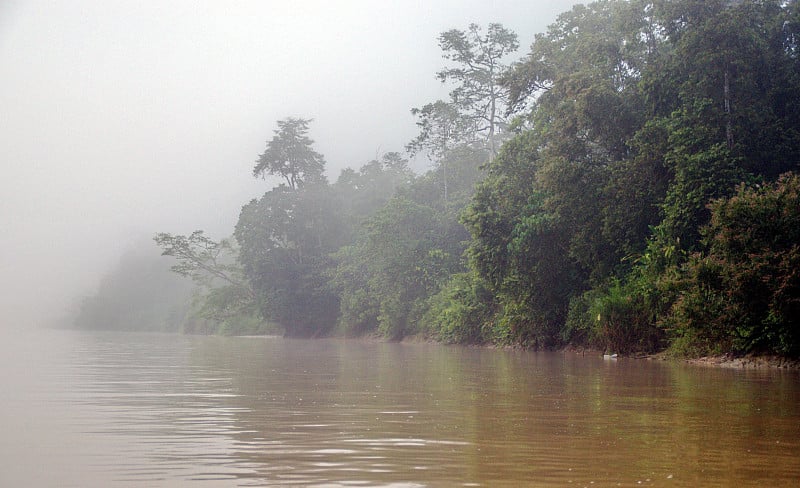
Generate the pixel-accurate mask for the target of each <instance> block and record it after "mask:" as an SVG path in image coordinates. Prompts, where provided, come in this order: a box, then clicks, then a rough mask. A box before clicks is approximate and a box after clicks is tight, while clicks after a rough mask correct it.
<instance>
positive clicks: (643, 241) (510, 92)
mask: <svg viewBox="0 0 800 488" xmlns="http://www.w3.org/2000/svg"><path fill="white" fill-rule="evenodd" d="M798 36H800V7H799V6H798V4H797V2H796V1H794V0H791V1H769V0H763V1H755V0H751V1H731V0H728V1H724V0H656V1H645V0H631V1H622V0H605V1H598V2H595V3H591V4H589V5H586V6H583V5H579V6H576V7H575V8H573V9H572V10H571V11H569V12H566V13H564V14H562V15H561V16H560V17H559V18H558V19H557V21H556V22H555V23H554V24H552V25H551V26H550V27H549V29H548V30H547V32H544V33H541V34H538V35H537V36H536V37H535V39H534V40H533V42H532V44H531V45H530V48H529V50H528V52H527V54H524V55H523V56H522V57H521V58H519V59H517V60H516V61H513V60H510V59H509V58H510V56H511V55H512V54H513V53H514V52H516V51H517V49H518V48H519V41H518V39H517V36H516V35H515V34H514V33H513V32H511V31H509V30H508V29H506V28H504V27H503V26H502V25H499V24H489V25H488V26H487V27H486V28H485V29H484V28H481V27H479V26H477V25H474V24H473V25H470V26H469V27H468V28H467V29H466V30H457V29H454V30H451V31H447V32H444V33H442V34H441V36H440V38H439V46H440V48H441V50H442V54H443V57H444V59H445V61H446V64H447V66H446V67H445V68H443V69H442V71H440V72H439V73H437V74H436V76H437V78H438V79H439V80H440V81H441V82H442V83H446V84H447V85H448V86H449V87H451V88H452V91H451V93H450V96H449V98H448V99H447V100H437V101H434V102H431V103H428V104H426V105H424V106H422V107H421V108H415V109H412V114H413V115H414V116H415V117H416V118H417V121H418V125H419V128H420V132H419V136H418V137H417V138H415V139H414V140H413V141H411V142H410V143H409V145H408V147H407V148H406V150H407V151H408V152H409V153H410V154H423V155H426V156H428V157H429V158H430V159H431V160H432V161H433V167H432V169H431V170H430V171H429V172H427V173H426V174H423V175H416V174H414V173H413V172H412V171H410V170H409V169H408V165H407V163H408V162H407V160H406V157H405V156H404V155H403V154H401V153H388V154H385V155H383V156H382V157H380V158H378V159H376V160H375V161H371V162H369V163H367V164H365V165H363V166H362V167H361V168H360V169H358V170H353V169H347V170H345V171H343V172H342V173H341V175H339V177H338V179H337V180H336V181H335V182H334V183H330V182H328V180H327V179H326V177H325V173H324V168H325V160H324V157H323V155H321V154H319V153H317V152H316V151H315V150H314V149H313V141H312V140H311V139H310V138H309V136H308V132H309V130H310V126H309V124H310V122H311V121H309V120H305V119H295V118H287V119H284V120H281V121H279V122H278V129H277V130H276V131H275V134H274V136H273V137H272V139H271V140H269V141H268V142H267V147H266V150H265V152H264V153H263V154H262V155H260V157H259V158H258V160H257V163H256V166H255V168H254V171H253V173H254V175H255V176H257V177H260V176H268V175H274V176H277V177H279V178H280V179H281V180H282V181H283V184H281V185H279V186H277V187H275V188H273V189H272V190H270V191H268V192H266V193H265V194H264V195H263V196H262V197H260V198H258V199H254V200H253V201H251V202H250V203H248V204H247V205H245V206H244V208H243V209H242V212H241V215H240V218H239V222H238V224H237V225H236V228H235V231H234V233H233V235H234V238H233V239H232V240H231V241H225V242H226V243H225V245H226V246H228V249H230V250H232V251H233V252H234V254H235V259H233V260H231V261H230V262H229V263H227V264H226V266H228V267H227V268H226V269H224V270H223V272H224V275H219V274H217V275H215V276H216V277H215V278H214V279H212V280H211V281H210V282H209V281H208V276H209V273H210V274H214V273H216V272H217V271H219V268H218V266H217V265H216V264H215V263H213V262H210V261H209V258H208V255H204V254H203V249H204V247H203V246H206V248H207V247H208V246H209V245H211V246H212V247H213V245H219V244H221V243H214V242H213V241H209V242H205V243H204V242H201V240H197V237H198V236H199V237H203V236H202V233H200V234H197V233H196V234H195V235H194V236H195V241H194V242H193V241H192V240H191V239H190V238H188V237H186V236H175V235H171V234H160V235H159V236H158V237H157V241H158V243H159V245H160V246H161V247H162V249H163V250H164V253H165V254H167V255H171V256H175V257H176V258H178V260H179V262H180V263H181V265H182V266H184V267H183V268H182V269H181V268H178V269H177V270H178V271H179V272H182V273H183V274H187V275H191V274H192V273H195V275H194V277H195V278H196V279H197V280H200V281H202V280H204V279H205V280H206V282H205V283H206V284H209V283H211V285H210V286H209V288H208V289H209V291H208V296H209V297H212V298H213V297H214V296H217V298H218V303H216V304H215V303H213V302H209V303H206V305H205V308H204V310H205V312H204V316H205V317H206V318H213V317H214V313H213V311H214V310H217V311H218V310H220V309H222V310H225V311H227V312H230V313H232V314H233V315H234V316H235V315H236V314H240V315H241V316H242V317H246V318H248V320H250V319H252V317H253V316H258V317H260V318H261V319H262V320H269V321H271V322H275V323H277V324H279V325H280V327H282V329H283V331H284V332H285V334H287V335H289V336H304V337H311V336H321V335H330V334H337V333H340V334H346V335H359V334H380V335H382V336H384V337H387V338H391V339H399V338H402V337H404V336H407V335H410V334H422V335H425V336H428V337H431V338H435V339H438V340H441V341H446V342H457V343H474V344H485V343H496V344H511V345H521V346H526V347H536V348H558V347H562V346H565V345H568V344H572V345H578V346H589V347H596V348H599V349H603V350H606V351H609V352H618V353H624V354H632V353H640V352H653V351H659V350H665V349H668V350H671V351H673V352H674V353H677V354H689V355H703V354H709V353H726V352H732V353H737V354H741V353H749V352H754V353H774V354H782V355H792V356H797V355H798V354H800V332H798V331H800V179H799V177H798V176H797V174H796V172H797V171H798V169H800V165H799V163H800V122H799V121H800V50H799V49H800V46H798V42H800V37H798ZM190 237H191V236H190ZM226 276H227V277H231V276H235V278H232V279H227V278H226ZM221 297H228V300H227V301H226V300H225V299H222V298H221ZM215 307H216V308H215Z"/></svg>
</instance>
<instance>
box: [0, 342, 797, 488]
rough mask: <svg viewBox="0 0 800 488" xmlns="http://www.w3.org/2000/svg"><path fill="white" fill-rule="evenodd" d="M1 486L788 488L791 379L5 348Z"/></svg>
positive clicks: (562, 366)
mask: <svg viewBox="0 0 800 488" xmlns="http://www.w3.org/2000/svg"><path fill="white" fill-rule="evenodd" d="M2 339H3V340H2V344H0V353H1V354H2V356H1V357H0V368H2V372H3V373H2V374H3V376H2V384H1V385H0V386H2V397H0V432H2V438H1V439H0V486H4V487H5V486H8V487H12V486H13V487H23V486H25V487H50V486H53V487H55V486H58V487H70V486H72V487H109V486H123V487H125V486H131V487H159V486H163V487H184V486H186V487H228V486H316V487H364V486H383V487H397V488H399V487H440V486H441V487H444V486H483V487H498V486H500V487H502V486H509V487H511V486H515V487H516V486H592V487H598V486H667V487H694V486H712V487H713V486H720V487H722V486H726V487H727V486H796V483H797V482H798V480H800V376H798V373H797V372H792V371H778V370H771V371H764V370H760V371H756V370H750V371H743V370H727V369H716V368H710V367H702V366H691V365H684V364H672V363H665V362H651V361H645V360H630V359H619V360H604V359H602V358H600V357H597V356H594V355H587V356H581V355H577V354H573V353H533V352H522V351H502V350H491V349H477V348H462V347H448V346H439V345H431V344H383V343H370V342H361V341H344V340H310V341H300V340H285V339H281V338H225V337H186V336H173V335H148V334H121V333H98V332H74V331H41V332H38V331H37V332H27V333H24V334H21V333H15V334H11V333H6V332H4V333H3V337H2Z"/></svg>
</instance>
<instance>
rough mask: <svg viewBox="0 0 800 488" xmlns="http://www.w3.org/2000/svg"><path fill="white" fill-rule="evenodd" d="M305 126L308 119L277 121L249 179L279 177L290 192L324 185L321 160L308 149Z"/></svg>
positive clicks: (323, 167)
mask: <svg viewBox="0 0 800 488" xmlns="http://www.w3.org/2000/svg"><path fill="white" fill-rule="evenodd" d="M309 123H311V119H300V118H294V117H289V118H286V119H283V120H279V121H278V129H276V130H275V131H274V132H275V135H274V136H273V137H272V140H270V141H269V142H268V143H267V149H266V150H265V151H264V153H263V154H261V156H259V158H258V160H257V161H256V166H255V168H253V176H255V177H259V176H260V177H262V178H263V177H265V175H267V174H270V175H277V176H280V177H281V178H283V180H284V181H285V182H286V184H287V185H288V186H289V188H291V189H292V190H296V189H298V188H299V187H301V186H303V184H305V183H312V182H321V181H324V180H325V176H324V174H323V171H324V169H325V158H324V157H323V156H322V154H320V153H318V152H316V151H315V150H314V149H313V148H312V145H313V144H314V141H313V140H311V138H309V137H308V135H307V134H308V124H309Z"/></svg>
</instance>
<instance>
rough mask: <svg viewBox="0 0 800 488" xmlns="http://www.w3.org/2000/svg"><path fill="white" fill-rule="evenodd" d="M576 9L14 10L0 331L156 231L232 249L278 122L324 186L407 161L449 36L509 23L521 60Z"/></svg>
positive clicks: (407, 5) (4, 15)
mask: <svg viewBox="0 0 800 488" xmlns="http://www.w3.org/2000/svg"><path fill="white" fill-rule="evenodd" d="M574 3H576V2H574V1H570V0H559V1H556V0H553V1H535V2H531V1H517V2H513V1H483V2H478V1H461V0H459V1H455V0H452V1H437V2H423V1H407V0H403V1H381V2H375V1H339V2H329V1H292V2H277V1H253V2H235V3H233V2H231V3H227V2H154V1H153V2H121V1H108V0H103V1H80V2H63V1H62V2H44V1H14V0H11V1H9V0H6V1H4V2H3V3H2V4H0V66H2V76H0V106H2V117H0V154H2V156H0V157H1V158H2V159H0V161H2V165H3V166H2V170H3V171H2V178H0V194H1V195H2V198H1V199H0V217H1V218H2V220H0V221H1V222H2V232H0V272H2V283H3V284H2V287H3V289H2V293H0V300H1V301H0V306H2V310H3V319H2V321H0V324H2V325H3V326H10V325H15V324H22V325H29V324H38V323H46V322H49V321H51V320H53V319H55V318H57V317H59V316H61V315H62V314H63V313H65V312H66V311H68V310H69V308H70V306H72V305H73V304H74V303H75V302H76V300H77V299H78V298H79V297H81V296H85V295H88V294H91V293H93V292H94V290H95V289H96V287H97V286H98V283H99V282H100V278H101V276H102V275H103V273H105V272H107V271H109V269H110V268H111V267H113V265H114V264H115V262H116V261H117V260H118V259H119V256H120V255H121V254H122V253H123V252H124V251H125V250H126V249H129V248H130V247H131V246H135V245H142V243H147V244H145V245H149V239H150V238H151V236H152V235H153V234H154V233H155V232H158V231H167V232H177V233H186V232H191V231H192V230H194V229H200V228H202V229H206V230H207V231H208V232H209V233H210V234H211V235H212V236H217V237H221V236H224V235H226V234H228V233H230V232H231V230H232V227H233V225H234V223H235V222H236V218H237V216H238V212H239V209H240V208H241V206H242V205H243V204H244V203H246V202H247V201H248V200H250V199H251V198H253V197H257V196H259V195H260V194H262V193H263V192H264V191H266V190H268V189H269V188H270V187H271V186H272V185H273V184H274V183H275V182H272V181H263V180H257V179H254V178H253V177H252V175H251V171H252V168H253V165H254V161H255V159H256V158H257V157H258V155H259V154H260V153H261V152H263V150H264V147H265V143H266V141H267V139H268V138H270V137H271V135H272V130H273V129H274V128H275V122H276V121H277V120H278V119H281V118H284V117H286V116H297V117H305V118H313V119H314V122H313V123H312V125H311V136H312V137H313V138H314V140H315V141H316V149H317V150H318V151H319V152H321V153H322V154H324V155H325V157H326V159H327V162H328V176H329V178H330V179H331V180H335V178H336V176H337V175H338V173H339V171H340V170H341V169H342V168H345V167H348V166H349V167H359V166H361V165H362V164H364V163H365V162H367V161H368V160H370V159H373V158H375V157H376V155H378V154H380V153H383V152H386V151H399V150H402V148H403V146H404V145H405V144H406V143H407V142H408V141H409V140H410V139H411V138H413V137H414V135H416V126H415V121H414V119H413V117H412V116H411V115H410V113H409V109H410V108H411V107H415V106H421V105H423V104H425V103H427V102H430V101H433V100H435V99H437V98H442V97H445V96H446V94H447V91H448V90H447V87H444V86H442V85H440V84H439V82H438V81H436V80H435V78H434V73H435V71H436V70H438V69H440V68H441V67H442V66H443V65H444V60H442V59H441V54H440V51H439V48H438V46H437V42H436V38H437V36H438V34H439V33H440V32H442V31H444V30H446V29H450V28H466V26H467V25H468V24H469V23H470V22H475V23H478V24H480V25H484V26H485V25H486V24H488V23H489V22H500V23H502V24H504V25H505V26H506V27H508V28H510V29H512V30H514V31H516V32H517V33H518V35H519V38H520V44H521V48H520V51H519V52H518V53H517V57H521V56H522V55H523V54H525V53H526V52H527V47H528V45H529V44H530V42H531V41H532V39H533V35H534V34H535V33H536V32H541V31H543V30H544V29H545V28H546V26H547V25H548V24H550V23H551V22H552V21H553V20H555V18H556V16H557V15H558V13H560V12H562V11H565V10H567V9H569V8H570V7H571V5H572V4H574ZM414 164H415V169H417V170H419V171H422V170H425V169H426V162H425V161H416V162H415V163H414Z"/></svg>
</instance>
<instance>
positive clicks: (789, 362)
mask: <svg viewBox="0 0 800 488" xmlns="http://www.w3.org/2000/svg"><path fill="white" fill-rule="evenodd" d="M363 337H364V338H365V340H368V341H379V342H390V341H388V340H386V339H385V338H383V337H382V336H380V335H375V334H373V335H368V336H363ZM400 342H402V343H404V344H420V343H427V344H443V343H441V342H439V341H436V340H435V339H432V338H430V337H428V336H425V335H422V334H415V335H411V336H407V337H404V338H403V339H401V341H400ZM458 345H459V346H462V347H484V348H488V349H498V348H501V349H520V348H521V347H520V346H498V345H496V344H483V345H466V344H458ZM560 350H561V351H562V352H565V353H566V352H568V353H572V354H580V355H584V356H585V355H596V356H597V357H603V351H601V350H599V349H592V348H587V347H576V346H573V345H567V346H564V347H563V348H561V349H560ZM619 357H620V358H624V359H641V360H649V361H673V362H682V363H686V364H693V365H697V366H708V367H718V368H730V369H786V370H794V371H800V359H796V358H787V357H782V356H775V355H765V356H759V355H754V354H750V355H745V356H735V355H733V354H721V355H717V356H703V357H698V358H681V357H675V356H672V355H669V354H667V353H666V352H659V353H655V354H640V355H630V356H619Z"/></svg>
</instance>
